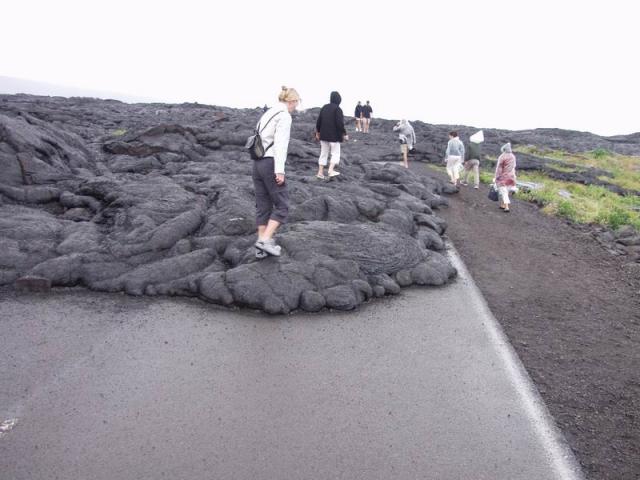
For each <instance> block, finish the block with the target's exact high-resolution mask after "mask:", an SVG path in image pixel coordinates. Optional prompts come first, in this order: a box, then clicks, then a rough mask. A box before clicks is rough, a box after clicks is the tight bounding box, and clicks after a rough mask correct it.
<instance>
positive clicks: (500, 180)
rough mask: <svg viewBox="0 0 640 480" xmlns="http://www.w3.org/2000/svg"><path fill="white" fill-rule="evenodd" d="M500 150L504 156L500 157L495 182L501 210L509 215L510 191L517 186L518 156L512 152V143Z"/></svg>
mask: <svg viewBox="0 0 640 480" xmlns="http://www.w3.org/2000/svg"><path fill="white" fill-rule="evenodd" d="M500 150H501V151H502V154H501V155H500V156H499V157H498V163H497V164H496V175H495V177H494V179H493V182H494V183H495V184H496V187H498V195H499V196H500V208H501V209H502V210H503V211H504V212H505V213H509V204H510V203H511V202H510V201H509V190H510V189H511V188H513V187H515V186H516V156H515V155H514V154H513V152H512V151H511V143H506V144H504V145H503V146H502V148H500Z"/></svg>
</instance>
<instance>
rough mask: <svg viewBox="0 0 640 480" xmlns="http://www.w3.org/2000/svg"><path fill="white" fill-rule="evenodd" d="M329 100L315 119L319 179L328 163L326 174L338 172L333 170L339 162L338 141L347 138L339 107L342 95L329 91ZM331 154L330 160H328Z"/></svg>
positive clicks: (322, 176) (337, 173)
mask: <svg viewBox="0 0 640 480" xmlns="http://www.w3.org/2000/svg"><path fill="white" fill-rule="evenodd" d="M329 100H330V102H329V103H327V104H326V105H325V106H324V107H322V109H321V110H320V115H318V120H317V121H316V139H317V140H320V158H319V159H318V174H317V175H316V176H317V177H318V178H320V179H324V178H325V176H324V167H326V166H327V163H329V170H328V172H327V175H328V176H329V177H335V176H337V175H340V172H336V171H335V167H336V165H338V164H339V163H340V143H341V142H342V141H343V140H349V136H348V135H347V131H346V130H345V128H344V115H343V113H342V109H341V108H340V102H341V101H342V97H340V94H339V93H338V92H331V95H330V97H329ZM329 155H331V160H329Z"/></svg>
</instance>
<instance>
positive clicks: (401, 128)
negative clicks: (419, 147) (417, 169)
mask: <svg viewBox="0 0 640 480" xmlns="http://www.w3.org/2000/svg"><path fill="white" fill-rule="evenodd" d="M393 131H394V132H398V138H399V139H400V152H401V153H402V160H403V162H404V167H405V168H409V151H411V150H413V147H414V146H415V144H416V132H415V130H414V129H413V127H412V126H411V124H410V123H409V121H408V120H405V119H404V118H403V119H402V120H400V121H399V122H398V123H397V124H396V126H395V127H393Z"/></svg>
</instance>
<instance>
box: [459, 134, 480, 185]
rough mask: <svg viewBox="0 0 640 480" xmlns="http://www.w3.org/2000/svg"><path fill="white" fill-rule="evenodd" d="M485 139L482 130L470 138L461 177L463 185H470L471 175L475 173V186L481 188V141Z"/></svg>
mask: <svg viewBox="0 0 640 480" xmlns="http://www.w3.org/2000/svg"><path fill="white" fill-rule="evenodd" d="M483 141H484V135H483V133H482V130H480V131H479V132H477V133H476V134H474V135H471V137H470V138H469V148H467V149H466V151H465V162H464V171H463V172H462V177H461V179H460V184H461V185H465V186H466V185H469V175H471V173H473V188H475V189H478V188H480V157H481V156H482V146H481V143H482V142H483Z"/></svg>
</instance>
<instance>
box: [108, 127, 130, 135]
mask: <svg viewBox="0 0 640 480" xmlns="http://www.w3.org/2000/svg"><path fill="white" fill-rule="evenodd" d="M125 133H127V130H126V129H124V128H118V129H117V130H114V131H113V132H111V135H112V136H114V137H121V136H122V135H124V134H125Z"/></svg>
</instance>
